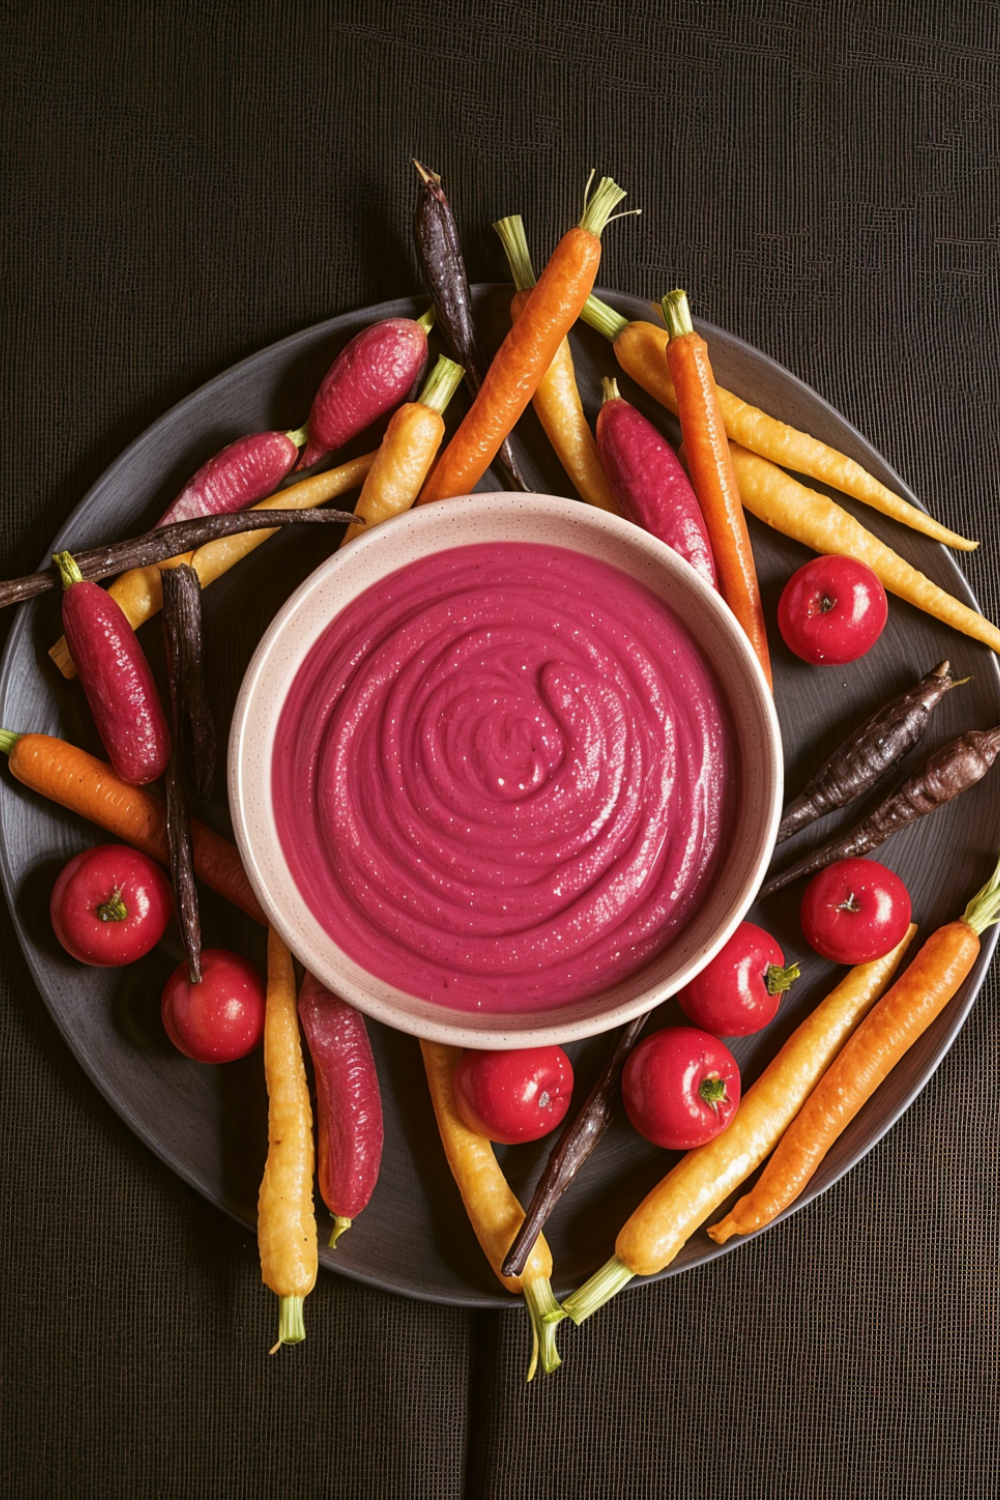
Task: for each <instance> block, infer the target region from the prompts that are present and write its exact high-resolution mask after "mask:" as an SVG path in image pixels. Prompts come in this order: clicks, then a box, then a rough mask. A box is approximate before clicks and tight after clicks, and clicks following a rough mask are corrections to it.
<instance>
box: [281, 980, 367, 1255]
mask: <svg viewBox="0 0 1000 1500" xmlns="http://www.w3.org/2000/svg"><path fill="white" fill-rule="evenodd" d="M299 1020H300V1022H301V1023H302V1030H303V1032H304V1033H305V1038H306V1041H307V1043H308V1045H309V1055H310V1057H311V1058H312V1063H313V1072H314V1073H315V1077H316V1155H317V1163H316V1177H317V1181H318V1183H319V1190H320V1194H321V1195H322V1198H323V1202H324V1203H325V1204H326V1206H327V1208H328V1209H329V1210H330V1212H331V1214H332V1215H333V1219H334V1226H333V1234H332V1235H331V1237H330V1244H331V1245H335V1244H336V1242H337V1240H338V1238H339V1237H340V1235H341V1234H343V1232H344V1230H345V1229H349V1228H350V1226H351V1220H352V1219H356V1218H357V1216H358V1214H359V1213H360V1212H361V1210H362V1209H363V1208H364V1207H365V1206H366V1204H367V1203H368V1200H369V1198H370V1197H371V1195H372V1192H373V1191H374V1188H375V1183H376V1181H377V1179H378V1172H379V1166H380V1165H381V1162H382V1138H383V1127H382V1096H381V1093H380V1092H379V1085H378V1074H377V1073H376V1071H375V1059H374V1058H373V1056H372V1049H371V1043H370V1042H369V1040H368V1032H367V1030H366V1029H365V1021H364V1017H363V1016H362V1015H360V1014H359V1012H358V1011H356V1010H354V1009H353V1008H352V1007H351V1006H350V1005H348V1004H347V1002H346V1000H341V999H340V998H339V997H338V996H337V995H334V994H331V992H330V991H329V990H328V989H325V988H324V987H323V985H321V984H320V982H319V980H318V979H315V978H314V977H313V976H312V974H308V973H307V974H306V976H305V978H304V979H303V981H302V988H301V990H300V991H299Z"/></svg>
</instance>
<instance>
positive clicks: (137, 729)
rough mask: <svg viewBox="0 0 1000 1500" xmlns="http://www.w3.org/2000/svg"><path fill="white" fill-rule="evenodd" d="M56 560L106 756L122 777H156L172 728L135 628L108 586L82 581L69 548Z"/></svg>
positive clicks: (70, 638) (68, 624)
mask: <svg viewBox="0 0 1000 1500" xmlns="http://www.w3.org/2000/svg"><path fill="white" fill-rule="evenodd" d="M55 561H56V564H57V566H58V568H59V572H60V574H61V575H62V580H63V588H64V593H63V604H62V617H63V630H64V631H65V632H66V641H67V644H68V646H69V649H70V651H71V653H72V656H73V661H74V662H75V664H76V670H77V675H78V676H79V678H80V681H81V683H82V684H83V690H84V692H85V693H86V695H87V702H88V703H89V704H90V711H91V713H92V714H93V715H94V722H95V724H96V725H97V732H98V734H99V735H100V736H101V741H102V743H103V745H104V748H105V750H107V752H108V758H109V760H110V761H111V764H112V766H114V768H115V770H116V771H117V773H118V775H119V776H120V777H121V778H122V780H123V781H130V782H132V783H133V784H134V785H136V786H143V785H145V783H146V782H148V781H155V780H156V778H157V777H158V776H162V775H163V772H164V771H165V770H166V768H167V763H168V762H169V760H170V731H169V729H168V728H167V720H166V716H165V715H164V712H163V706H162V704H161V703H160V698H159V694H158V693H157V691H156V683H155V682H154V681H153V673H152V671H151V670H150V666H149V662H148V661H147V660H146V657H145V654H144V652H143V649H142V647H141V646H140V645H139V642H138V640H137V639H136V634H135V631H134V630H133V629H132V627H131V625H130V624H129V622H128V620H127V619H126V618H125V615H124V612H123V611H122V609H121V606H120V605H119V604H117V603H116V602H115V600H114V599H112V597H111V595H110V594H109V593H108V592H107V591H106V590H105V589H102V588H101V587H100V586H99V585H98V584H96V583H87V582H85V581H84V579H83V576H82V574H81V572H80V570H79V568H78V567H77V565H76V563H75V562H74V561H73V557H72V555H71V554H70V553H69V552H57V553H56V555H55Z"/></svg>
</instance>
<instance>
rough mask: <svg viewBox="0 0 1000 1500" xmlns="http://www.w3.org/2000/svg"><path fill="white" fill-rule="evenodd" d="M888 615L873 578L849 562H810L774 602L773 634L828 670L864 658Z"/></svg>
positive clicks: (866, 569)
mask: <svg viewBox="0 0 1000 1500" xmlns="http://www.w3.org/2000/svg"><path fill="white" fill-rule="evenodd" d="M888 615H889V605H888V603H887V601H886V597H885V589H884V588H883V587H882V584H881V583H880V581H879V579H878V577H877V576H876V575H875V574H874V573H873V572H872V570H871V568H869V567H868V566H867V564H866V563H862V562H858V561H857V560H856V559H855V558H853V557H814V558H813V560H812V562H807V563H806V565H805V567H803V568H800V569H799V570H798V572H797V573H793V574H792V576H791V578H790V579H789V580H788V582H787V583H786V584H785V587H784V591H783V592H782V595H781V598H780V599H779V601H778V629H779V630H780V631H781V634H782V637H783V639H784V642H785V645H786V646H787V647H788V648H789V650H790V651H794V652H795V655H796V656H801V657H802V660H803V661H811V662H817V663H821V662H825V663H828V664H829V665H832V666H839V665H841V664H842V663H844V662H849V661H857V659H858V657H859V656H864V654H865V652H866V651H868V650H870V649H871V647H872V646H874V644H875V642H876V641H877V640H878V638H879V636H880V635H881V634H882V628H883V626H884V625H885V622H886V620H887V618H888Z"/></svg>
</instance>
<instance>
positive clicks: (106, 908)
mask: <svg viewBox="0 0 1000 1500" xmlns="http://www.w3.org/2000/svg"><path fill="white" fill-rule="evenodd" d="M97 915H98V916H99V917H100V919H101V921H102V922H124V920H125V918H126V917H127V916H128V908H127V907H126V905H125V902H124V901H123V900H122V888H121V886H119V887H118V889H117V890H114V891H112V892H111V895H110V896H109V897H108V899H107V901H102V902H101V904H100V906H98V908H97Z"/></svg>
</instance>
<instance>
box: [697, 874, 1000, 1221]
mask: <svg viewBox="0 0 1000 1500" xmlns="http://www.w3.org/2000/svg"><path fill="white" fill-rule="evenodd" d="M998 921H1000V863H998V864H997V866H996V869H995V870H994V871H993V874H992V875H991V877H990V879H989V880H988V881H987V882H986V884H985V885H984V886H983V888H982V890H981V891H979V892H978V893H977V894H976V895H975V896H973V898H972V900H971V901H970V902H969V904H968V906H967V907H966V908H965V912H964V914H963V915H962V916H961V917H959V919H958V920H957V921H956V922H949V923H948V924H947V925H946V926H944V927H939V928H938V930H937V932H933V933H931V935H930V937H929V938H928V939H927V941H926V943H924V945H923V947H922V948H921V949H920V952H919V953H918V954H917V955H916V957H915V958H914V960H913V962H912V963H911V964H910V966H909V968H908V969H907V970H906V973H905V974H904V975H903V976H902V978H900V979H897V980H896V983H895V984H894V985H893V986H892V988H891V989H890V990H889V992H888V994H886V995H885V996H884V997H883V998H882V1000H880V1002H879V1003H878V1005H876V1007H875V1009H874V1010H873V1011H872V1013H871V1015H869V1016H867V1017H866V1019H865V1020H864V1021H863V1022H862V1024H861V1025H860V1026H859V1027H858V1029H857V1031H856V1032H855V1034H854V1035H853V1036H852V1037H851V1039H850V1041H849V1042H848V1043H847V1045H846V1046H845V1047H844V1050H843V1051H842V1052H841V1053H840V1055H839V1056H838V1057H837V1058H836V1059H835V1061H834V1062H833V1063H831V1065H830V1067H829V1068H828V1069H827V1071H826V1072H825V1073H824V1074H823V1077H822V1078H821V1079H820V1081H819V1083H818V1084H817V1085H816V1087H815V1089H814V1090H813V1092H812V1093H811V1094H810V1096H809V1098H808V1099H807V1100H806V1102H805V1104H804V1105H803V1106H802V1109H801V1110H800V1111H799V1113H798V1114H797V1115H796V1117H795V1119H794V1120H793V1121H792V1123H791V1124H790V1125H789V1127H788V1129H787V1130H786V1131H785V1133H784V1135H783V1136H782V1137H781V1141H780V1143H779V1144H778V1146H777V1149H776V1150H775V1152H774V1154H773V1156H772V1157H771V1159H770V1161H769V1162H768V1164H767V1166H766V1167H765V1168H764V1170H763V1172H762V1173H761V1175H760V1178H759V1180H758V1181H757V1182H756V1183H755V1185H754V1187H753V1188H752V1190H751V1191H750V1192H749V1193H747V1194H746V1195H745V1196H744V1197H742V1198H741V1199H740V1200H739V1202H738V1203H737V1204H736V1207H735V1208H734V1209H733V1210H732V1212H731V1213H730V1214H728V1215H727V1216H726V1218H724V1219H723V1220H722V1221H721V1222H720V1223H718V1224H714V1225H713V1226H712V1228H711V1229H710V1230H709V1231H708V1232H709V1234H710V1235H711V1236H712V1238H713V1240H715V1241H716V1243H717V1244H720V1245H723V1244H725V1242H726V1240H728V1239H730V1238H731V1237H732V1235H734V1234H749V1233H750V1232H751V1231H752V1230H754V1229H761V1228H763V1226H764V1225H765V1224H770V1222H771V1220H772V1219H775V1218H777V1216H778V1214H780V1213H781V1212H782V1211H783V1210H784V1209H786V1208H787V1207H788V1205H789V1204H790V1203H794V1201H795V1199H796V1198H797V1197H798V1196H799V1194H800V1193H801V1192H802V1191H803V1189H804V1188H805V1187H806V1186H807V1185H808V1183H809V1181H810V1180H811V1178H812V1177H813V1175H814V1174H815V1172H816V1169H817V1168H818V1167H819V1165H820V1163H821V1162H822V1160H823V1158H824V1157H825V1156H826V1154H827V1152H828V1151H829V1150H830V1147H831V1146H832V1145H833V1143H834V1142H835V1141H836V1140H838V1139H839V1138H840V1136H841V1135H842V1134H843V1132H844V1131H845V1130H846V1129H847V1126H848V1125H849V1124H850V1122H851V1121H852V1120H853V1119H854V1117H855V1115H856V1114H857V1113H858V1111H859V1110H860V1109H861V1107H862V1105H863V1104H865V1103H866V1102H867V1101H868V1100H869V1099H870V1098H871V1096H872V1095H873V1094H874V1092H875V1090H876V1089H877V1088H878V1086H879V1084H880V1083H881V1082H882V1080H883V1079H884V1078H886V1077H888V1075H889V1074H890V1073H891V1072H892V1070H893V1068H894V1067H895V1066H896V1064H897V1063H898V1062H899V1060H900V1058H901V1057H903V1056H904V1054H905V1053H906V1052H907V1051H909V1049H910V1047H912V1046H913V1043H914V1042H915V1041H916V1040H917V1038H918V1037H919V1036H922V1035H923V1033H924V1032H925V1031H926V1030H927V1028H928V1026H929V1025H930V1024H931V1022H932V1021H933V1020H934V1019H935V1018H936V1017H937V1016H938V1015H940V1013H941V1011H942V1010H944V1008H945V1006H946V1005H947V1004H948V1001H949V1000H950V999H951V998H952V996H953V995H954V994H955V993H956V992H957V990H958V989H959V988H960V986H961V985H962V984H963V983H964V981H965V980H966V979H967V978H968V975H969V971H970V970H971V968H972V966H973V964H974V963H975V961H976V959H977V957H978V955H979V947H980V943H979V939H980V937H981V935H982V933H983V932H985V931H986V928H987V927H992V926H993V925H994V923H996V922H998Z"/></svg>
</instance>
